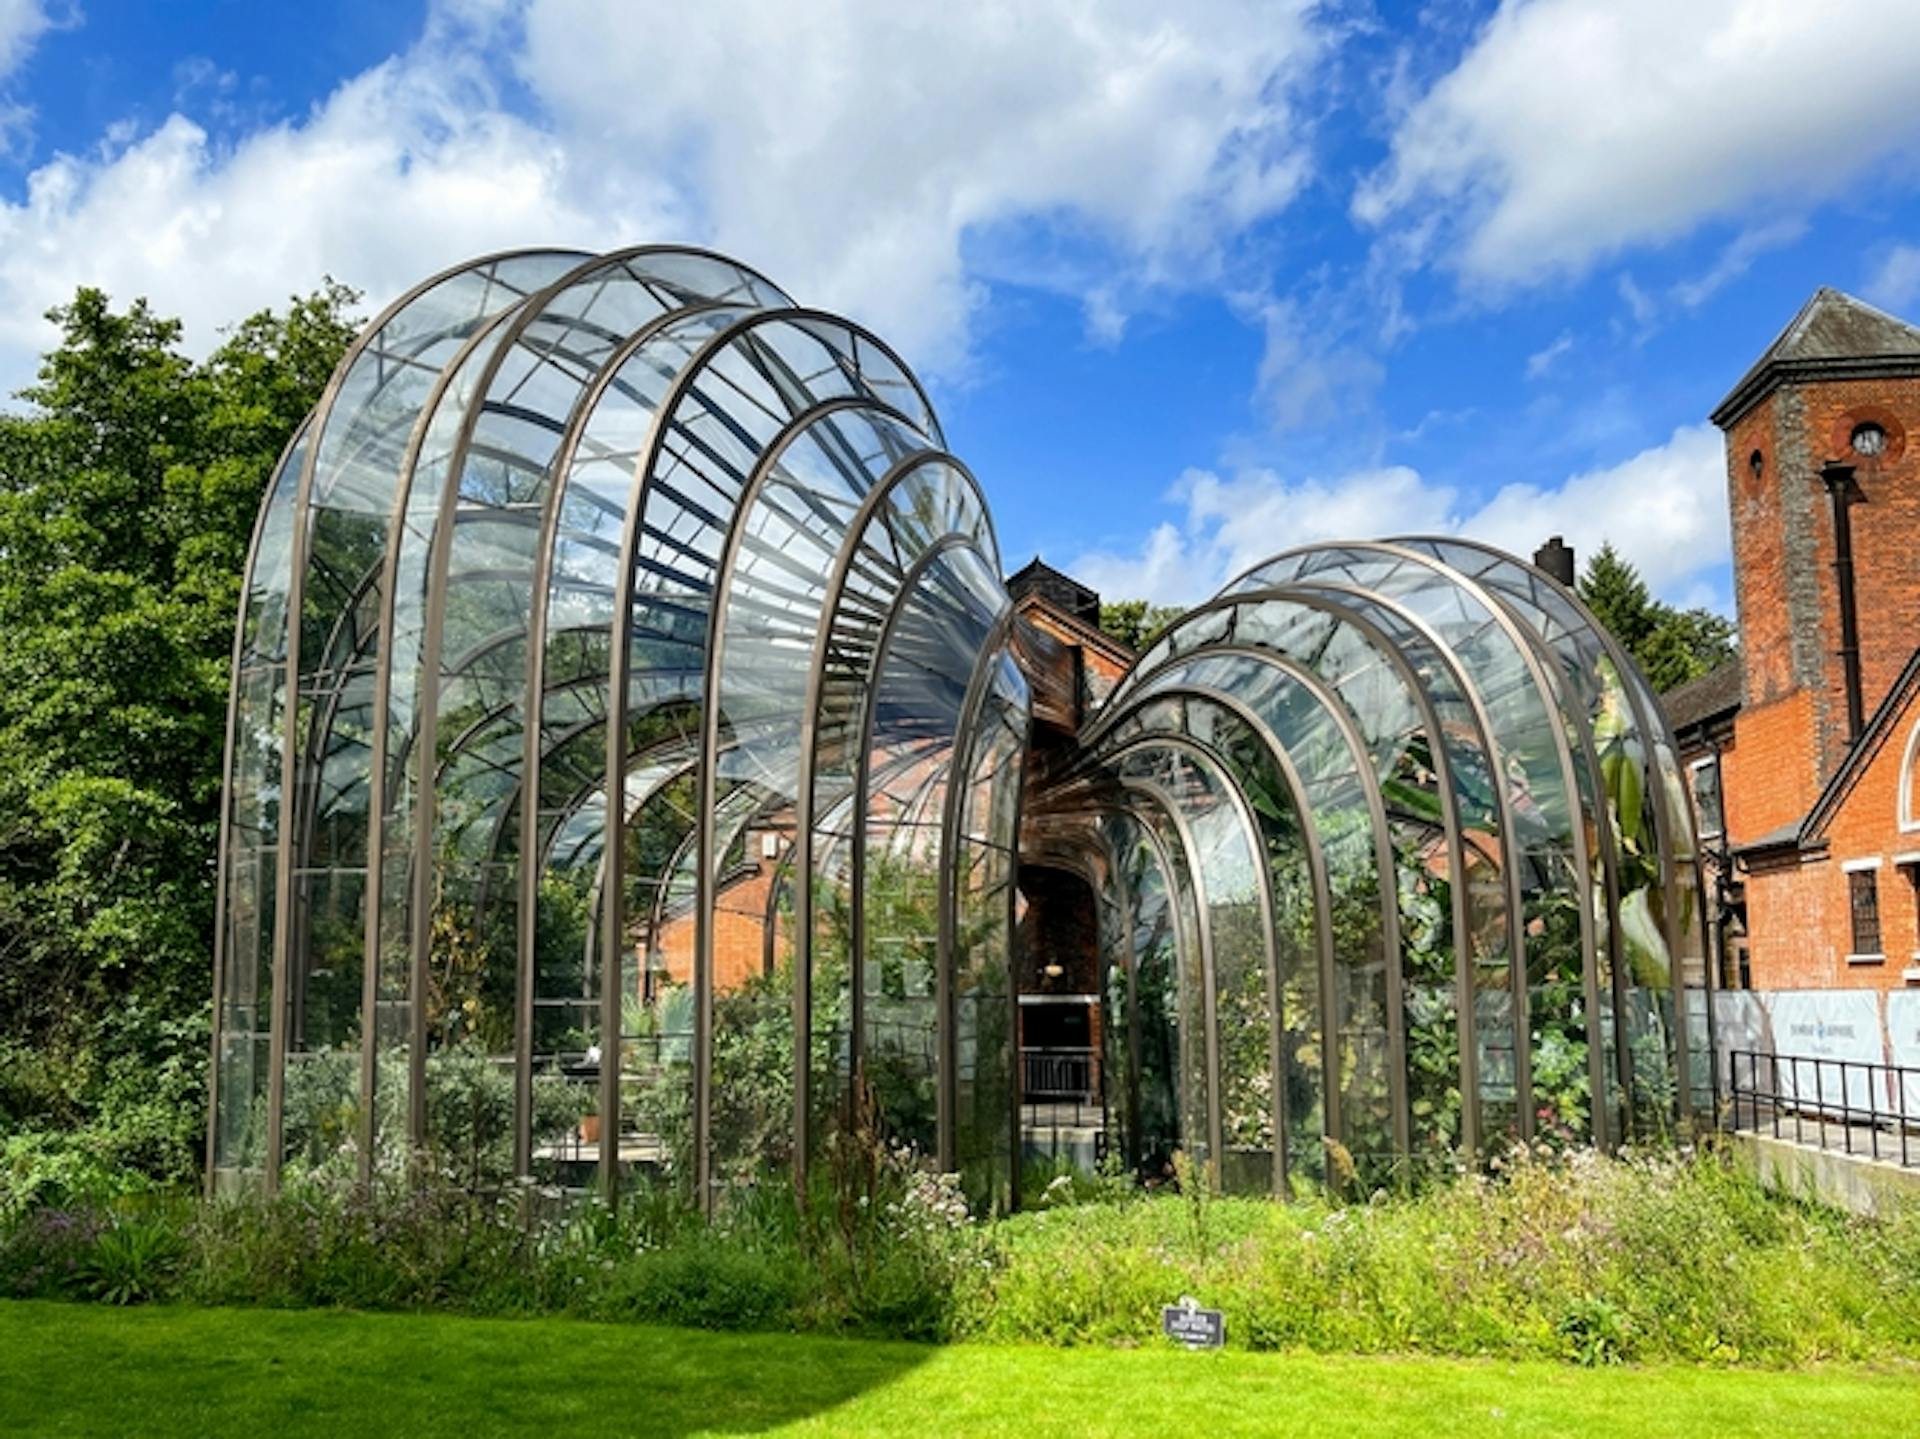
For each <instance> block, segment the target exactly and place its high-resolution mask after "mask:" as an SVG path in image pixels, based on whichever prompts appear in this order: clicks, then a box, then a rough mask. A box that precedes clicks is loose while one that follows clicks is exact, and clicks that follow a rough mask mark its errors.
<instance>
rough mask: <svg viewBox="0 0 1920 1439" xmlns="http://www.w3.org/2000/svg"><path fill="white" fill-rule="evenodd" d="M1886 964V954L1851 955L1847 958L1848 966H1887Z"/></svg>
mask: <svg viewBox="0 0 1920 1439" xmlns="http://www.w3.org/2000/svg"><path fill="white" fill-rule="evenodd" d="M1886 962H1887V957H1886V956H1885V955H1884V954H1850V955H1848V956H1847V963H1848V964H1885V963H1886Z"/></svg>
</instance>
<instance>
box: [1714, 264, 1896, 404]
mask: <svg viewBox="0 0 1920 1439" xmlns="http://www.w3.org/2000/svg"><path fill="white" fill-rule="evenodd" d="M1897 375H1920V329H1915V328H1914V327H1913V326H1912V325H1909V324H1908V323H1907V322H1906V321H1905V320H1900V319H1896V318H1895V317H1894V316H1892V315H1889V314H1888V313H1887V312H1886V311H1884V310H1876V309H1875V308H1874V307H1873V306H1872V305H1869V304H1868V303H1867V302H1866V301H1864V300H1857V299H1855V298H1854V297H1853V296H1852V295H1848V294H1843V293H1842V292H1841V291H1839V290H1835V289H1832V288H1829V287H1828V286H1825V285H1823V286H1821V287H1820V288H1819V289H1817V290H1815V291H1814V292H1813V296H1812V298H1811V299H1809V300H1808V301H1807V303H1806V304H1804V305H1802V306H1801V307H1800V313H1799V314H1797V315H1795V316H1794V317H1793V319H1792V320H1790V321H1789V322H1788V324H1787V327H1786V329H1784V330H1782V331H1781V332H1780V333H1779V334H1778V335H1777V336H1776V337H1775V338H1774V341H1773V343H1772V344H1771V345H1769V346H1767V348H1766V352H1765V353H1764V354H1762V355H1761V356H1760V358H1759V359H1757V360H1755V361H1754V362H1753V368H1752V369H1750V370H1748V371H1747V373H1746V374H1744V375H1742V376H1741V377H1740V383H1739V384H1737V385H1735V386H1734V387H1733V389H1732V390H1731V391H1729V392H1728V394H1727V397H1726V398H1725V399H1724V400H1722V401H1721V402H1720V404H1719V405H1718V407H1716V408H1715V410H1714V412H1713V415H1712V416H1711V418H1712V420H1713V422H1714V424H1716V425H1718V426H1719V427H1720V428H1721V429H1723V430H1724V429H1726V428H1727V427H1728V426H1730V425H1731V424H1733V422H1734V421H1735V420H1737V419H1739V418H1740V417H1741V416H1742V415H1744V414H1745V413H1746V412H1747V411H1748V410H1750V409H1752V408H1753V407H1754V406H1755V405H1757V404H1758V403H1759V402H1760V401H1761V400H1763V399H1765V398H1766V397H1767V396H1768V395H1769V394H1771V393H1772V392H1773V391H1774V389H1776V388H1777V387H1778V386H1780V385H1782V384H1788V383H1794V382H1799V381H1804V380H1829V379H1855V378H1860V377H1863V376H1897Z"/></svg>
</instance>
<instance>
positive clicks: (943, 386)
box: [0, 0, 1920, 607]
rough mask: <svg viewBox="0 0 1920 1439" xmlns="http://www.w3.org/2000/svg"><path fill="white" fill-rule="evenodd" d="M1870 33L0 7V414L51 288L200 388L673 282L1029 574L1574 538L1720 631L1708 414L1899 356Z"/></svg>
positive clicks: (845, 8)
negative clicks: (394, 322) (865, 393)
mask: <svg viewBox="0 0 1920 1439" xmlns="http://www.w3.org/2000/svg"><path fill="white" fill-rule="evenodd" d="M1913 18H1914V16H1913V11H1912V8H1911V0H1829V3H1827V4H1822V5H1814V4H1809V3H1805V0H1687V3H1685V4H1681V5H1674V4H1672V3H1671V0H1519V3H1513V0H1509V3H1507V4H1504V5H1500V4H1496V3H1491V0H1484V3H1483V0H1430V3H1427V4H1424V5H1412V4H1409V5H1396V4H1388V3H1384V0H1381V3H1367V0H1328V3H1320V4H1316V3H1311V0H1264V3H1263V0H1185V3H1183V4H1181V5H1179V6H1168V5H1165V4H1164V3H1157V0H1156V3H1147V0H1137V3H1136V0H1099V3H1094V0H972V3H968V4H960V5H955V4H942V5H933V4H925V5H923V4H920V3H917V0H884V3H882V0H812V3H808V4H805V5H798V4H793V3H791V0H706V3H702V4H700V5H685V4H679V3H673V4H655V3H641V0H433V3H393V0H382V3H362V0H345V3H331V4H308V5H303V6H283V5H278V4H272V3H264V0H252V3H241V0H169V3H167V4H164V5H160V4H151V3H148V4H135V3H130V0H78V3H70V0H0V388H4V389H5V390H8V391H11V390H12V389H15V388H17V387H18V386H19V385H20V384H22V383H24V382H25V381H26V380H27V379H28V378H29V376H30V375H31V372H32V366H33V357H34V355H35V354H37V353H38V351H39V350H40V349H41V348H43V347H44V345H45V343H46V341H47V338H48V333H49V332H48V331H47V329H46V328H45V326H44V324H43V322H42V321H41V320H40V319H39V316H40V315H41V313H42V312H43V311H44V310H45V309H46V308H47V307H48V306H49V305H51V304H54V303H57V302H58V301H59V300H60V299H62V298H63V297H64V296H65V295H67V294H70V293H71V291H72V289H73V287H74V286H75V285H77V284H81V283H93V284H100V285H103V286H105V287H106V288H107V289H108V290H109V291H111V292H112V293H113V294H114V295H115V296H116V297H118V298H121V299H127V298H131V297H132V296H133V295H136V294H144V295H147V296H148V297H149V298H151V299H152V301H153V302H154V303H155V304H156V305H157V306H158V307H160V308H161V309H163V310H166V311H169V312H171V313H175V314H179V315H181V316H182V317H183V318H184V319H185V320H186V321H187V323H188V327H189V329H188V333H189V339H190V343H191V344H192V345H193V346H194V347H195V348H200V349H203V348H205V347H206V346H207V345H208V344H210V343H211V342H212V341H213V340H214V339H215V338H216V336H217V331H218V327H219V326H220V325H221V324H223V323H225V322H228V321H231V320H233V319H235V318H237V317H239V316H240V315H242V314H244V313H246V312H247V311H249V310H251V309H254V308H258V307H259V306H261V305H265V304H271V303H277V302H279V301H281V300H283V299H284V298H285V297H286V296H287V295H288V294H290V293H292V292H295V291H304V290H307V289H310V288H311V287H312V286H313V285H315V284H316V283H317V282H318V281H319V280H320V278H321V277H322V276H323V275H325V274H332V275H334V276H337V277H338V278H340V279H342V280H345V281H347V282H349V283H351V284H353V285H356V286H358V287H359V288H361V289H362V290H364V291H365V292H366V294H367V303H368V306H369V308H372V307H374V306H377V305H378V304H379V303H381V302H382V301H383V300H385V299H386V298H388V297H390V296H391V295H393V294H395V293H397V292H398V291H399V290H401V289H402V288H404V287H405V286H406V285H407V284H409V283H410V282H411V281H413V280H415V279H417V278H419V277H420V276H422V275H425V274H427V273H429V272H431V271H433V270H435V269H438V268H440V267H441V266H443V265H445V264H448V263H451V262H453V261H455V260H457V259H459V258H461V257H463V256H465V255H467V254H471V253H478V252H481V251H484V250H487V249H491V248H495V247H499V246H504V245H511V244H519V243H528V242H538V241H563V242H567V243H572V244H578V245H581V246H584V247H590V248H598V249H604V248H613V247H615V246H617V245H621V244H625V243H630V242H633V241H637V240H649V239H682V240H687V241H692V242H697V243H704V244H710V245H715V246H718V247H720V248H723V249H726V250H728V251H730V252H732V253H734V254H736V255H738V256H740V257H741V258H743V259H745V260H747V261H749V262H751V263H753V264H756V265H758V266H759V267H760V268H762V269H764V270H766V271H767V272H768V273H769V274H771V275H773V276H774V277H775V278H777V279H778V280H779V281H780V282H781V283H782V284H783V285H784V286H785V287H786V288H787V289H788V290H789V291H790V292H792V293H793V294H795V295H796V296H798V297H800V298H801V299H802V300H803V301H806V302H809V303H818V304H822V305H826V306H829V307H832V308H837V309H840V310H843V311H845V312H847V313H849V314H851V315H853V316H854V317H855V318H857V319H860V320H862V321H864V322H866V323H868V324H870V325H872V326H873V327H874V328H875V329H877V330H878V331H879V332H880V333H881V334H882V335H883V336H885V337H887V338H888V339H889V340H891V341H893V342H894V343H895V344H896V345H897V346H898V347H899V348H901V349H902V350H903V351H904V352H905V354H906V355H907V357H908V358H909V360H910V361H911V362H912V363H914V365H915V366H916V368H918V369H919V370H920V372H921V373H922V375H923V376H924V377H925V378H927V379H928V380H929V381H930V382H931V384H932V386H933V389H934V391H935V396H936V400H937V403H938V404H939V407H940V409H941V413H942V416H943V418H944V420H945V422H946V425H947V430H948V438H949V441H950V443H951V445H952V448H953V449H954V450H955V451H956V452H957V453H958V454H959V455H960V456H961V457H962V458H963V459H965V460H966V461H967V462H968V464H969V465H970V466H971V467H972V468H973V469H974V470H975V472H976V473H977V474H978V475H980V477H981V479H982V480H983V482H984V483H985V485H986V488H987V490H988V493H989V496H990V498H991V500H992V503H993V506H994V511H995V516H996V520H997V523H998V527H999V532H1000V537H1001V542H1002V546H1003V549H1004V551H1005V554H1006V558H1007V561H1008V564H1009V567H1010V568H1011V567H1013V566H1017V565H1018V564H1020V563H1023V562H1024V561H1025V559H1026V558H1027V557H1028V556H1030V555H1032V554H1034V553H1039V554H1042V555H1044V556H1045V557H1046V558H1047V559H1048V560H1049V561H1051V562H1053V563H1055V564H1058V565H1061V566H1063V567H1065V568H1069V569H1072V570H1074V571H1076V572H1078V573H1080V574H1082V575H1083V576H1084V577H1085V578H1087V579H1088V580H1089V581H1090V582H1092V583H1094V584H1095V585H1097V586H1098V587H1100V588H1101V589H1102V590H1103V591H1104V592H1106V593H1107V594H1108V595H1109V596H1110V597H1119V596H1122V595H1129V594H1145V595H1149V596H1151V597H1153V598H1156V599H1160V600H1168V601H1182V602H1191V601H1194V600H1197V599H1199V598H1201V597H1203V596H1204V595H1206V594H1207V593H1209V592H1211V590H1212V589H1214V588H1215V587H1216V586H1217V585H1218V584H1219V583H1221V582H1222V581H1223V580H1224V579H1225V578H1227V577H1229V576H1230V575H1231V574H1232V573H1234V572H1235V571H1237V570H1238V569H1239V568H1241V567H1243V566H1244V565H1245V564H1246V563H1250V562H1251V561H1252V560H1254V559H1256V558H1258V557H1260V556H1262V555H1264V554H1267V553H1271V552H1273V551H1277V550H1280V549H1283V548H1286V547H1288V546H1290V545H1293V544H1297V543H1300V542H1302V541H1305V540H1310V539H1318V538H1326V537H1330V536H1337V535H1368V534H1383V533H1391V532H1395V531H1400V532H1405V531H1409V530H1425V531H1434V530H1460V531H1464V532H1467V533H1471V534H1476V535H1480V536H1482V537H1484V538H1488V539H1491V540H1493V541H1495V542H1497V543H1502V544H1505V545H1507V546H1508V547H1510V548H1515V549H1531V547H1532V546H1533V545H1534V544H1536V543H1537V542H1538V541H1539V540H1541V539H1543V538H1544V537H1545V536H1546V535H1547V534H1549V533H1553V532H1560V533H1564V534H1566V535H1567V536H1568V538H1569V539H1570V540H1571V541H1572V542H1573V543H1574V544H1575V545H1576V547H1578V548H1580V549H1582V550H1590V549H1591V548H1592V547H1593V546H1594V545H1596V544H1598V543H1599V542H1600V540H1601V539H1603V538H1611V539H1612V540H1613V541H1614V542H1615V543H1616V545H1618V546H1619V547H1620V548H1621V549H1622V550H1623V551H1624V552H1626V553H1627V554H1628V556H1629V557H1630V558H1632V559H1633V560H1634V561H1635V562H1636V563H1638V564H1639V565H1640V566H1641V568H1642V570H1643V571H1644V572H1645V573H1646V575H1647V576H1648V578H1649V579H1650V580H1651V581H1652V582H1653V584H1654V586H1655V588H1656V589H1657V590H1658V591H1659V592H1660V593H1662V594H1663V595H1665V596H1667V597H1668V598H1671V599H1674V600H1677V601H1681V602H1685V603H1708V604H1713V605H1716V606H1722V607H1724V606H1725V605H1726V603H1727V598H1728V597H1727V587H1728V586H1727V573H1726V556H1727V544H1728V537H1727V521H1726V515H1725V502H1724V478H1723V473H1724V472H1723V462H1722V458H1721V452H1720V447H1719V440H1718V436H1717V434H1716V433H1715V432H1714V431H1713V430H1712V429H1711V427H1710V426H1708V425H1707V424H1706V415H1707V412H1708V411H1709V410H1710V409H1711V408H1712V407H1713V405H1714V403H1715V402H1716V401H1717V400H1718V399H1719V398H1720V397H1721V396H1722V395H1723V394H1724V393H1725V392H1726V390H1727V389H1728V388H1729V387H1730V386H1731V385H1732V383H1733V381H1734V380H1735V379H1736V378H1738V376H1739V374H1740V372H1741V371H1742V370H1743V369H1744V368H1745V367H1746V366H1747V364H1748V363H1750V362H1751V360H1752V359H1753V358H1754V357H1755V356H1756V355H1757V354H1758V353H1759V352H1760V350H1761V349H1762V348H1763V347H1764V346H1765V345H1766V343H1767V342H1768V340H1769V339H1770V338H1771V337H1772V335H1773V334H1774V333H1775V332H1776V331H1777V330H1778V329H1779V328H1780V326H1781V325H1783V324H1784V323H1785V322H1786V321H1787V320H1788V319H1789V318H1790V317H1791V316H1792V314H1793V312H1794V311H1795V310H1796V309H1797V308H1798V306H1799V305H1800V304H1801V302H1802V301H1804V300H1805V299H1806V297H1807V296H1808V295H1809V294H1810V293H1811V292H1812V290H1813V289H1814V288H1815V287H1816V286H1818V285H1822V284H1831V285H1835V286H1838V287H1840V288H1842V289H1845V290H1848V291H1851V292H1853V293H1855V294H1858V295H1862V296H1863V297H1865V298H1867V299H1868V300H1870V301H1872V302H1874V303H1877V304H1880V305H1882V306H1883V307H1886V308H1889V309H1891V310H1893V311H1894V312H1895V313H1898V314H1906V315H1920V223H1916V222H1917V221H1920V163H1917V161H1920V152H1916V149H1915V141H1916V140H1917V139H1920V86H1916V85H1915V84H1914V83H1913V80H1912V77H1913V76H1914V75H1915V74H1916V73H1920V26H1915V25H1914V24H1913V23H1912V20H1913Z"/></svg>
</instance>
